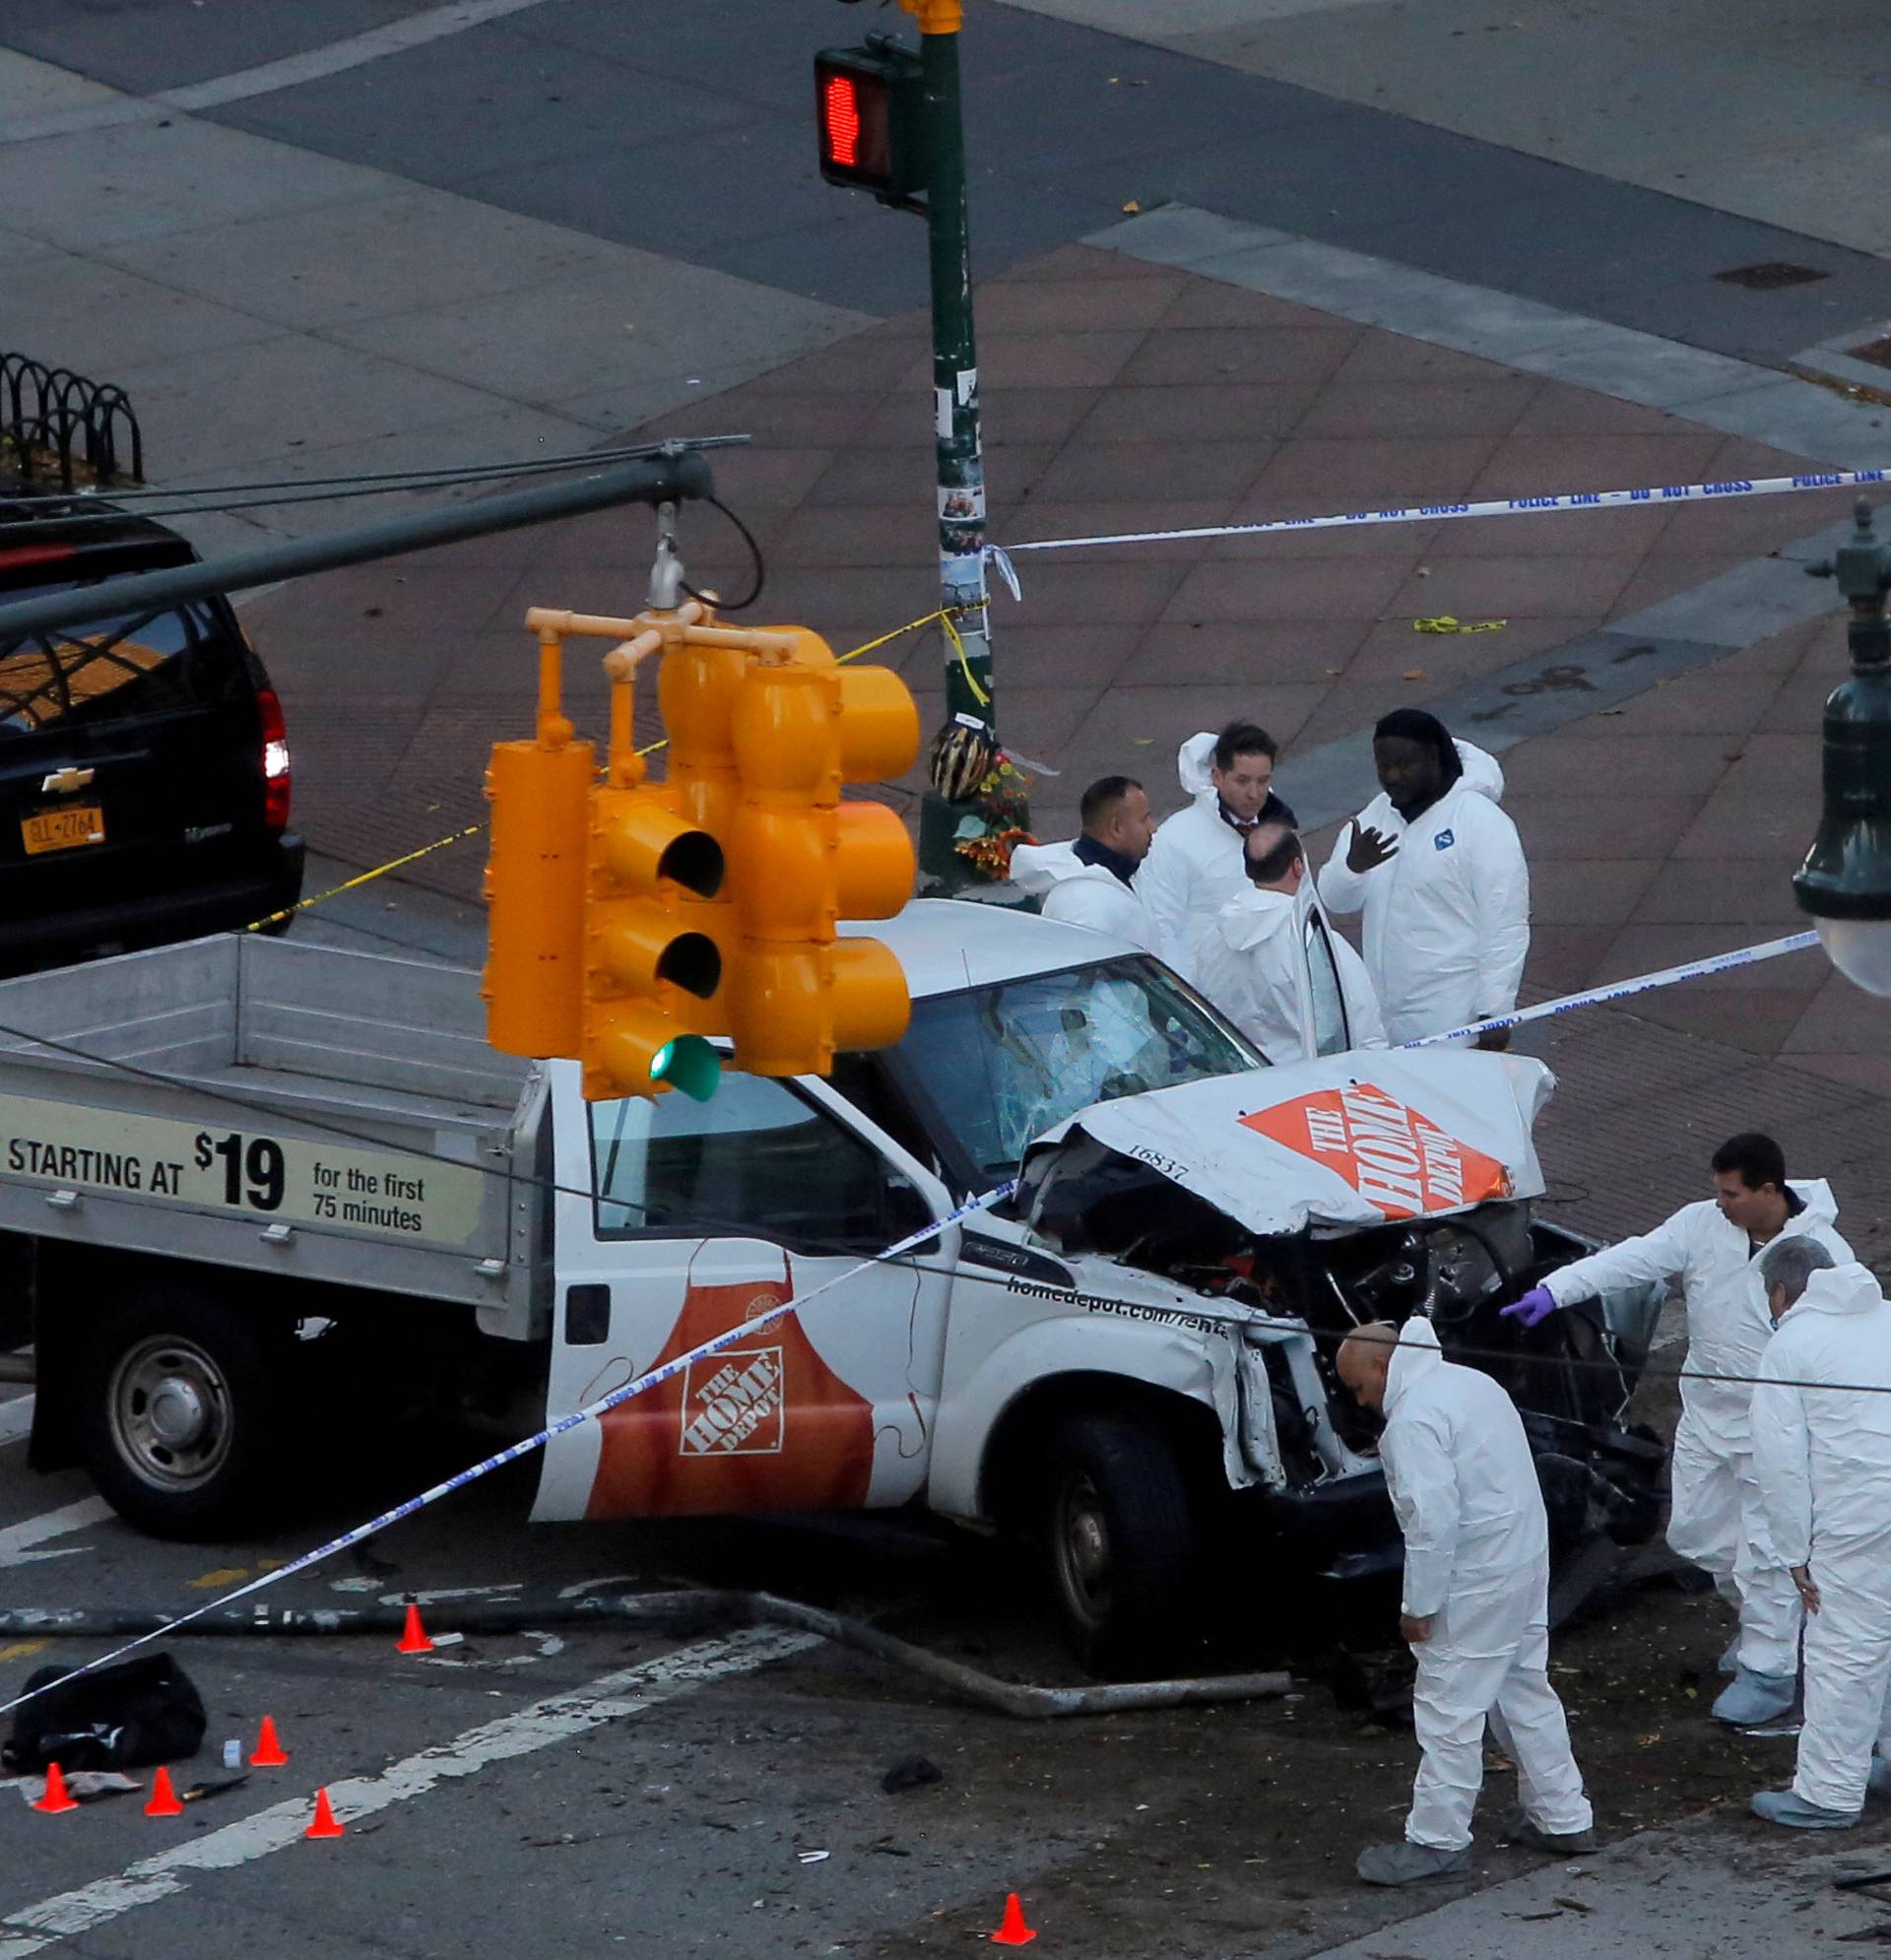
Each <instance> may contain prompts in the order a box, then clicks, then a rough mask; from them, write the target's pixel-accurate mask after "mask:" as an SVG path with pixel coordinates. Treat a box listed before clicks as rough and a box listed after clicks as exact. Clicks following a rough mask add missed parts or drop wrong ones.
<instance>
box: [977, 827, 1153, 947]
mask: <svg viewBox="0 0 1891 1960" xmlns="http://www.w3.org/2000/svg"><path fill="white" fill-rule="evenodd" d="M1011 877H1012V878H1013V879H1014V880H1015V881H1016V882H1017V883H1018V885H1019V886H1020V887H1021V888H1022V889H1023V890H1025V891H1028V892H1029V893H1030V894H1031V896H1032V897H1033V898H1035V899H1037V900H1038V909H1039V910H1040V911H1041V912H1042V913H1043V915H1044V917H1045V918H1047V919H1057V920H1060V921H1061V922H1062V923H1063V924H1065V925H1067V926H1088V927H1089V929H1090V930H1091V931H1092V932H1096V933H1108V934H1109V935H1110V936H1111V937H1112V938H1113V939H1119V940H1128V941H1129V943H1130V944H1131V945H1132V946H1134V947H1141V949H1142V950H1143V951H1144V952H1154V951H1156V950H1157V947H1156V930H1155V921H1154V919H1153V918H1151V917H1150V915H1149V908H1148V907H1147V906H1146V905H1145V904H1144V903H1143V902H1142V898H1141V893H1140V892H1139V891H1138V890H1137V888H1136V886H1135V885H1134V884H1125V883H1124V882H1123V881H1122V880H1121V879H1120V878H1118V877H1117V875H1116V874H1115V872H1113V871H1109V870H1107V869H1106V868H1105V867H1104V866H1102V865H1088V864H1085V863H1084V862H1083V861H1082V859H1081V858H1079V857H1078V856H1077V855H1076V847H1075V846H1074V845H1071V844H1020V845H1018V847H1017V849H1016V850H1014V851H1013V852H1012V853H1011Z"/></svg>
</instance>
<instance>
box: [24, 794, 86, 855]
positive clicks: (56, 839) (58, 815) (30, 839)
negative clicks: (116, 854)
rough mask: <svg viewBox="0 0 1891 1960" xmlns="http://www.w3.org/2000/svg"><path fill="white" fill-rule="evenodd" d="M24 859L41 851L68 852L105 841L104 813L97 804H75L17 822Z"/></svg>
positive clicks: (42, 811) (42, 812)
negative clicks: (24, 841) (24, 848)
mask: <svg viewBox="0 0 1891 1960" xmlns="http://www.w3.org/2000/svg"><path fill="white" fill-rule="evenodd" d="M20 834H21V836H22V837H23V838H24V839H25V840H26V846H27V856H28V857H30V858H31V857H36V856H37V855H38V854H39V853H40V852H41V851H70V850H74V849H76V848H77V847H78V846H79V845H81V844H102V843H103V842H104V841H105V813H104V812H103V811H102V810H100V809H99V808H98V806H97V805H96V804H90V803H86V804H76V805H74V806H73V808H71V809H70V810H41V811H39V812H37V813H36V814H35V815H33V816H32V817H22V818H21V819H20Z"/></svg>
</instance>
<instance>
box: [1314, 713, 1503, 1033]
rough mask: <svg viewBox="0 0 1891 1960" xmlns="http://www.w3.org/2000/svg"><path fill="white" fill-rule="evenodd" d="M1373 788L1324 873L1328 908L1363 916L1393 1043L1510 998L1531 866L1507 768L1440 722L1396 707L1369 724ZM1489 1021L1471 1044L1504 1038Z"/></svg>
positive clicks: (1482, 1013) (1439, 1029)
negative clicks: (1502, 804) (1511, 808)
mask: <svg viewBox="0 0 1891 1960" xmlns="http://www.w3.org/2000/svg"><path fill="white" fill-rule="evenodd" d="M1372 759H1373V764H1374V766H1375V767H1376V768H1377V770H1378V772H1379V784H1380V792H1381V793H1380V794H1379V795H1378V796H1377V797H1375V798H1374V799H1373V801H1372V802H1371V803H1369V804H1367V806H1366V807H1365V809H1364V810H1362V811H1361V812H1360V813H1359V815H1358V816H1357V817H1355V818H1354V819H1353V820H1352V822H1350V823H1349V824H1347V825H1346V827H1345V828H1344V829H1343V830H1341V831H1340V833H1339V837H1338V841H1337V843H1335V845H1334V847H1333V855H1332V857H1331V858H1329V859H1328V861H1327V864H1326V867H1325V869H1324V870H1322V872H1321V874H1320V896H1321V898H1322V899H1323V900H1324V901H1325V903H1326V906H1327V909H1328V910H1329V911H1331V912H1358V911H1361V910H1363V911H1364V913H1365V952H1366V970H1367V972H1368V973H1370V974H1371V975H1372V984H1373V988H1374V991H1375V992H1376V993H1377V994H1378V996H1379V1008H1380V1012H1381V1013H1383V1014H1384V1015H1385V1018H1386V1039H1387V1040H1388V1041H1389V1042H1391V1043H1392V1044H1393V1046H1394V1047H1398V1046H1399V1045H1401V1044H1402V1043H1403V1042H1407V1041H1415V1040H1417V1039H1418V1038H1419V1037H1420V1036H1421V1035H1427V1034H1444V1033H1446V1032H1447V1031H1448V1030H1450V1029H1452V1028H1455V1027H1464V1026H1466V1025H1467V1024H1468V1023H1469V1022H1471V1021H1476V1020H1486V1019H1489V1018H1490V1017H1491V1016H1493V1015H1496V1014H1507V1013H1510V1011H1511V1010H1512V1009H1513V1008H1514V1007H1515V1006H1516V1005H1517V988H1518V985H1519V983H1520V982H1521V981H1522V979H1523V977H1524V957H1525V955H1526V954H1527V953H1528V952H1529V951H1530V873H1529V870H1528V868H1527V867H1526V865H1525V863H1524V847H1523V845H1522V844H1521V843H1520V842H1519V841H1518V837H1517V826H1516V824H1514V823H1513V822H1512V821H1511V820H1510V818H1509V817H1506V816H1505V815H1504V813H1503V811H1502V810H1501V809H1499V808H1498V803H1499V799H1500V798H1501V797H1502V796H1503V793H1504V772H1503V770H1501V769H1500V768H1499V767H1498V766H1497V764H1496V761H1495V760H1494V759H1493V758H1492V757H1491V756H1489V755H1487V754H1485V753H1484V751H1482V750H1481V749H1479V748H1477V747H1476V746H1475V745H1474V744H1472V743H1468V742H1454V741H1453V740H1452V738H1451V735H1450V732H1449V731H1448V730H1447V729H1446V727H1445V725H1444V723H1443V722H1441V721H1440V720H1438V718H1437V717H1436V716H1435V715H1428V714H1426V713H1424V712H1423V711H1422V710H1421V709H1418V708H1399V709H1397V710H1395V712H1393V713H1392V714H1389V715H1387V716H1385V717H1384V718H1383V719H1382V720H1381V721H1380V722H1379V723H1378V725H1377V726H1376V727H1375V728H1374V729H1373V732H1372ZM1508 1045H1509V1035H1508V1034H1507V1033H1506V1032H1504V1031H1502V1030H1497V1031H1493V1032H1491V1033H1487V1034H1483V1035H1480V1036H1478V1038H1477V1046H1478V1047H1479V1048H1504V1047H1507V1046H1508Z"/></svg>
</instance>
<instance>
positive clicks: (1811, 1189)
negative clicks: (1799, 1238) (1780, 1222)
mask: <svg viewBox="0 0 1891 1960" xmlns="http://www.w3.org/2000/svg"><path fill="white" fill-rule="evenodd" d="M1786 1188H1787V1189H1788V1190H1789V1191H1790V1192H1792V1194H1793V1197H1794V1198H1796V1199H1797V1200H1798V1201H1799V1205H1800V1208H1801V1209H1798V1210H1797V1211H1794V1212H1793V1215H1792V1217H1790V1218H1789V1219H1788V1220H1787V1221H1786V1229H1787V1230H1788V1231H1789V1232H1804V1231H1810V1230H1811V1229H1812V1227H1813V1226H1814V1225H1830V1224H1834V1223H1836V1222H1837V1220H1838V1215H1839V1201H1838V1200H1837V1199H1836V1198H1834V1197H1833V1196H1832V1185H1831V1182H1830V1181H1829V1180H1828V1179H1826V1178H1823V1177H1789V1178H1788V1179H1787V1181H1786ZM1813 1277H1814V1278H1817V1277H1818V1274H1813Z"/></svg>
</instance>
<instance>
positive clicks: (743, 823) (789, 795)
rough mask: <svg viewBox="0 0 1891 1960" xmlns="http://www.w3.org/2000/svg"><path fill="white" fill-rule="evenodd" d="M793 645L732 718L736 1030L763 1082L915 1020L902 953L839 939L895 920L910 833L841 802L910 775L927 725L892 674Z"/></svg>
mask: <svg viewBox="0 0 1891 1960" xmlns="http://www.w3.org/2000/svg"><path fill="white" fill-rule="evenodd" d="M797 638H798V641H799V644H798V645H797V648H796V652H795V654H794V656H793V657H792V658H791V659H789V660H786V661H775V662H758V663H756V664H754V665H751V666H750V667H749V669H748V670H747V672H746V673H745V674H744V676H743V678H742V683H741V686H740V687H739V688H738V690H737V692H736V695H735V701H734V710H733V714H732V716H731V720H730V744H731V748H732V751H733V754H734V758H735V767H736V773H737V776H738V778H739V780H740V784H741V802H740V804H739V806H738V808H737V810H736V813H735V817H734V820H733V823H732V824H731V826H730V828H729V830H728V832H727V833H726V835H727V843H728V854H729V862H730V868H731V881H730V882H731V885H732V898H733V904H734V911H735V925H736V929H737V934H738V937H737V939H736V940H735V941H734V942H733V944H731V946H730V954H731V958H730V965H731V971H730V973H729V976H728V980H727V983H726V988H727V994H728V1017H729V1025H730V1029H731V1031H732V1032H733V1034H734V1035H735V1040H736V1059H737V1063H738V1065H739V1066H740V1067H742V1068H743V1069H746V1070H748V1071H750V1073H751V1074H754V1075H761V1076H791V1075H825V1074H826V1073H827V1072H828V1071H829V1069H830V1068H831V1067H832V1064H833V1057H834V1052H835V1050H836V1049H855V1048H879V1047H885V1046H887V1045H889V1044H890V1043H892V1042H895V1041H897V1040H898V1039H899V1038H900V1036H901V1035H902V1034H903V1033H904V1032H905V1030H906V1022H907V1017H908V1014H909V1012H910V1003H909V1000H908V997H907V993H906V981H905V976H904V975H903V974H902V973H901V971H900V968H899V962H898V961H897V960H896V959H895V958H894V957H893V955H892V954H891V953H890V952H889V951H888V950H887V949H886V948H885V947H882V946H880V944H879V943H878V942H876V941H873V940H857V939H849V940H846V941H837V940H836V937H835V926H836V923H837V922H838V921H839V920H841V919H883V918H887V917H890V916H891V915H892V914H893V913H895V912H897V911H898V910H899V909H900V907H901V906H902V905H904V904H905V902H906V900H907V898H908V897H909V896H910V895H911V892H912V885H913V849H912V843H911V840H910V839H909V838H908V836H907V834H906V828H905V825H904V824H903V823H901V821H900V820H899V818H898V817H895V816H894V815H893V813H892V812H891V811H889V810H886V809H883V808H882V807H881V806H880V805H879V804H871V803H851V804H845V805H843V804H842V803H841V800H840V790H841V785H842V784H843V783H846V782H870V781H875V780H878V779H880V778H881V777H884V776H890V775H898V774H899V773H900V772H901V771H902V770H904V769H906V768H908V767H910V765H911V763H912V760H913V757H914V756H915V755H916V754H917V753H918V752H919V715H918V711H917V709H916V708H915V707H914V705H913V699H912V696H911V695H910V694H909V693H908V692H907V690H906V687H905V686H904V684H903V683H902V682H901V681H900V680H899V678H898V677H897V676H896V675H894V674H893V673H891V672H890V671H889V670H888V669H886V668H881V667H848V668H842V667H838V666H836V665H835V663H834V660H833V656H832V654H831V652H830V651H829V650H828V649H827V647H826V646H825V644H824V643H823V642H821V641H819V640H817V639H816V638H815V635H813V634H802V635H798V636H797Z"/></svg>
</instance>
